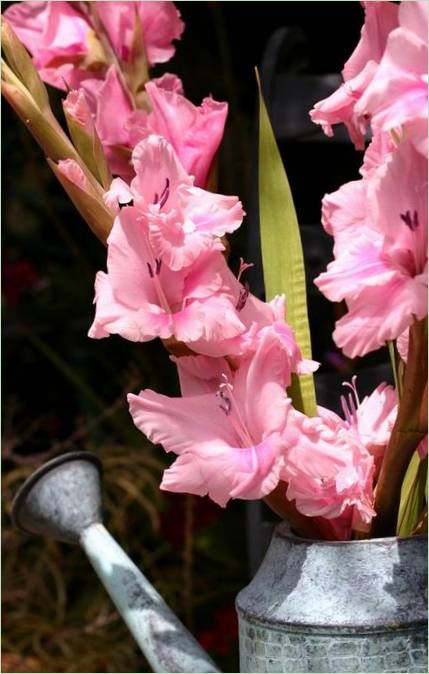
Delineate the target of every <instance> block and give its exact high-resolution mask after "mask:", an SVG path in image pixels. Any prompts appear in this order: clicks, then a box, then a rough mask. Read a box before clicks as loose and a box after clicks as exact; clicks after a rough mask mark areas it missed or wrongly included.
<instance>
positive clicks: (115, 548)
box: [13, 452, 219, 673]
mask: <svg viewBox="0 0 429 674" xmlns="http://www.w3.org/2000/svg"><path fill="white" fill-rule="evenodd" d="M13 519H14V522H15V524H16V525H17V526H18V527H19V528H20V529H22V530H24V531H26V532H27V533H34V534H40V535H42V536H49V537H51V538H55V539H57V540H60V541H64V542H66V543H78V544H80V545H82V547H83V549H84V550H85V552H86V554H87V556H88V559H89V561H90V562H91V564H92V566H93V567H94V569H95V571H96V573H97V574H98V576H99V578H100V580H101V581H102V583H103V584H104V587H105V588H106V590H107V592H108V593H109V595H110V597H111V598H112V600H113V602H114V604H115V605H116V607H117V609H118V611H119V612H120V614H121V615H122V617H123V619H124V621H125V622H126V624H127V625H128V627H129V629H130V632H131V633H132V635H133V637H134V639H135V640H136V642H137V643H138V645H139V646H140V648H141V650H142V651H143V653H144V655H145V657H146V659H147V660H148V662H149V664H150V665H151V667H152V668H153V671H154V672H198V673H200V672H218V671H219V670H218V669H217V667H216V665H215V664H214V662H213V661H212V660H211V658H210V657H209V656H208V655H207V654H206V653H205V652H204V650H203V649H202V648H201V647H200V645H199V644H198V642H197V641H196V640H195V639H194V637H193V636H192V635H191V634H190V632H189V631H188V630H187V629H186V627H184V625H182V623H181V622H180V620H179V619H178V618H177V617H176V616H175V615H174V613H173V612H172V611H171V609H170V608H169V607H168V606H167V604H166V603H165V602H164V600H163V599H162V598H161V596H160V595H159V594H158V592H157V591H156V590H155V588H154V587H153V586H152V585H151V584H150V582H149V581H148V580H147V579H146V578H145V576H144V575H143V574H142V573H141V572H140V571H139V570H138V568H137V567H136V566H135V564H134V563H133V562H132V561H131V560H130V558H129V557H128V556H127V555H126V554H125V552H124V551H123V550H122V548H121V547H120V546H119V545H118V543H116V541H115V540H114V539H113V538H112V536H111V535H110V534H109V533H108V531H107V530H106V529H105V528H104V526H103V525H102V523H101V486H100V462H99V460H98V459H97V457H95V456H94V455H92V454H89V453H87V452H73V453H70V454H65V455H63V456H61V457H58V458H57V459H53V460H52V461H49V462H48V463H47V464H45V465H44V466H42V467H41V468H39V469H38V470H37V471H35V473H33V475H31V476H30V477H29V478H28V480H27V481H26V482H25V483H24V485H23V486H22V487H21V489H20V490H19V492H18V493H17V495H16V497H15V499H14V503H13ZM88 648H91V644H90V643H88Z"/></svg>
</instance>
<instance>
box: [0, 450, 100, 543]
mask: <svg viewBox="0 0 429 674" xmlns="http://www.w3.org/2000/svg"><path fill="white" fill-rule="evenodd" d="M100 474H101V463H100V461H99V459H98V458H97V457H96V456H95V455H94V454H91V453H90V452H70V453H68V454H63V455H62V456H58V457H56V458H55V459H52V460H51V461H48V462H47V463H45V464H44V465H43V466H41V467H40V468H38V469H37V470H35V471H34V473H33V474H32V475H30V477H29V478H28V479H27V480H26V481H25V482H24V484H23V485H22V487H21V488H20V489H19V491H18V493H17V494H16V496H15V498H14V501H13V504H12V518H13V521H14V523H15V525H16V526H17V527H18V528H19V529H22V530H23V531H26V532H27V533H31V534H39V535H40V536H48V537H49V538H54V539H55V540H57V541H62V542H63V543H75V544H79V541H80V534H81V533H82V531H83V530H84V529H85V528H86V527H87V526H89V525H90V524H93V523H94V522H101V521H102V514H101V485H100Z"/></svg>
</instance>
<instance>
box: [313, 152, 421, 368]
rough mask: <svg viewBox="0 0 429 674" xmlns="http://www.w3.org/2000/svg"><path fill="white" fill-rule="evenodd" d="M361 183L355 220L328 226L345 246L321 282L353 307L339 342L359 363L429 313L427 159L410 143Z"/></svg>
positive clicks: (342, 217) (341, 216) (339, 328)
mask: <svg viewBox="0 0 429 674" xmlns="http://www.w3.org/2000/svg"><path fill="white" fill-rule="evenodd" d="M358 185H359V187H358V188H357V190H356V192H355V194H354V196H355V197H356V203H352V202H351V201H349V203H348V204H347V206H349V207H350V209H351V210H352V211H353V212H354V213H355V217H351V218H350V216H349V214H348V213H346V212H345V210H344V211H343V213H340V212H338V213H336V214H335V218H334V217H331V218H330V220H329V224H328V226H326V224H325V227H326V228H327V230H328V231H329V230H330V229H331V231H332V233H333V234H334V236H335V237H337V233H338V236H339V239H338V249H336V251H335V255H336V259H335V260H334V262H331V263H330V264H329V265H328V269H327V271H326V272H325V273H323V274H321V275H320V276H319V277H318V279H316V281H315V282H316V285H317V286H318V287H319V288H320V290H321V291H322V292H323V293H324V294H325V295H326V297H328V299H330V300H331V301H334V302H338V301H340V300H342V299H345V300H346V302H347V306H348V313H347V314H346V315H345V316H344V317H343V318H341V320H340V321H338V323H337V325H336V329H335V332H334V340H335V342H336V344H337V345H338V346H339V347H340V348H342V349H343V351H344V353H345V354H346V355H348V356H350V357H352V358H354V357H355V356H357V355H364V354H365V353H368V352H370V351H372V350H374V349H377V348H379V347H380V346H382V345H383V344H384V343H385V342H386V341H388V340H394V339H396V338H397V337H399V335H400V334H401V333H402V332H403V331H404V330H405V329H406V328H408V327H410V325H411V324H412V323H413V322H414V321H415V320H421V319H422V318H424V316H426V315H427V166H426V161H425V160H424V158H423V157H422V155H420V154H419V153H418V152H417V151H416V150H415V148H414V147H413V145H412V144H411V142H409V141H406V142H402V143H401V144H400V145H399V147H398V149H397V150H396V151H395V152H394V153H393V154H392V155H391V156H390V157H388V159H387V161H386V163H385V164H384V165H382V166H381V167H380V168H379V169H378V170H377V171H376V172H375V173H373V174H372V175H371V177H370V178H369V179H368V181H363V182H361V183H358ZM342 190H344V188H342ZM340 192H341V190H340ZM346 203H347V200H346ZM336 208H338V209H340V210H341V209H343V208H344V205H343V204H338V203H337V205H336ZM334 212H335V210H334ZM347 219H349V222H350V226H349V228H347V224H346V223H347ZM339 221H341V227H340V226H339V225H338V222H339ZM359 222H360V223H361V224H362V227H360V228H359V227H357V224H358V223H359ZM348 235H349V236H350V241H349V245H348V246H347V236H348Z"/></svg>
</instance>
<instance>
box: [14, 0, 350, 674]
mask: <svg viewBox="0 0 429 674" xmlns="http://www.w3.org/2000/svg"><path fill="white" fill-rule="evenodd" d="M8 4H10V3H5V2H3V3H2V11H3V10H4V9H5V8H6V6H7V5H8ZM177 5H178V7H179V9H180V11H181V13H182V17H183V19H184V21H185V23H186V30H185V32H184V35H183V38H182V41H181V42H179V43H178V45H177V53H176V56H175V57H174V58H173V59H172V60H171V61H170V62H169V63H168V64H166V65H165V66H164V67H162V68H157V69H156V71H155V74H160V73H162V72H166V71H170V72H175V73H177V74H178V75H179V76H180V77H182V79H183V81H184V85H185V91H186V94H187V96H188V97H189V98H190V99H191V100H193V101H194V102H195V103H199V102H200V101H201V99H202V98H203V97H204V96H206V95H208V94H209V93H211V94H212V95H213V96H214V97H215V98H216V99H218V100H228V101H229V103H230V116H229V121H228V126H227V131H226V134H225V140H224V143H223V146H222V151H221V156H220V184H219V191H220V192H224V193H229V194H239V195H240V197H241V198H242V200H243V202H244V206H245V210H246V211H247V212H248V214H249V215H248V218H247V222H245V224H244V225H243V227H242V228H241V230H240V231H239V232H238V233H236V234H235V235H234V237H233V239H232V245H233V253H232V256H231V265H232V267H233V268H234V269H235V265H236V264H237V261H238V258H239V257H240V255H243V256H246V257H247V259H248V260H249V251H250V252H252V251H255V250H256V248H257V232H256V229H255V222H256V223H257V217H256V216H257V214H256V213H255V208H256V202H255V194H256V192H255V190H256V183H255V179H256V172H255V168H256V167H255V109H256V85H255V77H254V66H255V65H258V64H261V61H262V56H263V53H264V48H265V45H266V43H267V40H268V39H269V37H270V35H271V34H272V33H273V31H275V30H276V29H278V28H279V27H281V26H298V27H299V28H300V30H301V31H302V33H303V35H304V37H305V39H306V46H305V60H306V64H305V65H304V67H302V68H301V72H302V73H303V74H307V75H308V74H312V75H323V74H324V73H337V72H339V71H340V70H341V68H342V66H343V63H344V61H345V60H346V59H347V57H348V56H349V55H350V53H351V51H352V49H353V48H354V46H355V44H356V43H357V40H358V37H359V31H360V27H361V23H362V18H363V12H362V9H361V7H360V4H359V3H358V2H179V3H177ZM282 67H283V65H282ZM282 67H281V68H280V70H281V69H282ZM284 67H285V68H286V69H287V67H288V65H287V63H286V64H285V65H284ZM51 93H52V100H53V103H54V106H55V109H56V110H57V111H59V110H60V106H59V99H60V95H59V93H58V92H56V91H53V90H51ZM289 95H290V99H291V100H292V99H294V100H295V102H297V101H298V103H299V96H300V93H299V90H298V89H295V88H293V90H292V89H291V91H290V92H289ZM282 100H283V99H282ZM287 100H288V96H286V98H285V106H286V105H287ZM268 104H269V106H270V105H273V104H274V103H273V101H272V100H269V101H268ZM285 109H286V108H285ZM2 112H3V118H2V132H3V143H2V159H3V200H2V208H3V211H2V215H3V286H2V303H3V495H4V509H3V513H4V523H3V605H4V612H3V616H4V617H3V671H14V672H54V671H55V672H63V671H64V672H66V671H69V672H118V671H122V672H128V671H129V672H134V671H145V667H147V665H145V663H144V661H143V658H142V656H141V655H140V654H139V652H138V651H137V649H136V647H135V645H134V643H133V641H132V639H131V637H129V635H128V633H127V631H126V629H125V627H124V626H123V623H122V621H121V620H120V619H119V617H118V616H117V614H116V612H115V611H114V609H113V607H112V605H111V603H110V601H109V600H108V599H107V598H106V596H105V593H104V591H103V589H102V587H101V585H100V584H99V583H98V581H97V580H95V576H94V574H93V572H92V570H91V569H90V567H89V565H88V563H87V562H86V560H85V559H84V558H83V555H82V553H81V552H80V551H79V550H78V549H73V548H70V547H67V546H65V545H59V544H56V543H54V542H50V541H42V540H37V539H32V538H31V537H26V536H24V535H22V534H20V533H18V532H16V531H15V530H14V529H13V528H12V527H11V524H10V517H9V513H10V502H11V498H12V495H13V493H14V492H15V491H16V489H17V487H18V486H19V484H20V483H21V482H22V480H23V479H24V478H25V477H26V475H28V474H29V473H30V472H31V471H32V470H33V469H34V468H35V467H36V466H37V465H39V464H40V463H41V462H42V461H43V460H44V459H46V458H49V457H51V456H54V455H56V454H57V453H60V452H64V451H72V450H74V449H87V450H90V451H94V452H95V453H97V454H98V455H99V456H100V457H101V459H102V461H103V463H104V468H105V505H106V522H107V524H108V526H109V528H110V530H111V531H112V533H113V534H114V535H115V536H116V537H117V538H118V540H119V542H120V543H121V544H122V545H123V546H124V547H125V549H126V550H127V551H128V552H129V553H130V554H131V556H132V557H133V559H134V561H135V562H136V563H137V565H138V566H139V567H140V568H142V570H144V572H145V573H146V574H147V575H148V577H149V578H150V579H151V580H152V581H153V582H154V583H155V585H156V586H157V588H158V589H159V590H160V592H161V593H162V594H163V596H164V597H165V598H166V599H167V601H168V602H169V603H170V604H171V605H172V606H173V607H174V609H175V610H176V611H177V612H178V613H179V614H180V616H181V618H182V619H183V620H184V621H185V622H186V623H187V624H188V625H189V626H190V627H191V629H192V630H193V631H194V633H195V634H196V635H197V636H198V638H199V639H200V641H201V642H202V643H203V644H204V646H205V647H207V648H208V649H209V650H210V652H211V654H212V656H213V657H214V658H215V659H216V661H217V662H218V663H219V664H220V666H221V667H222V668H223V670H224V671H237V668H238V662H237V643H236V639H237V634H236V619H235V613H234V597H235V594H236V593H237V591H238V590H239V589H240V587H242V586H243V585H244V584H245V583H246V582H247V580H248V556H247V547H246V545H247V542H246V530H245V505H244V503H242V502H235V503H231V504H230V505H229V506H228V508H227V509H226V510H221V509H220V508H218V507H217V506H215V505H214V504H212V503H210V502H209V501H208V500H207V499H199V498H193V497H187V496H182V495H168V494H166V493H161V492H160V491H159V489H158V484H159V481H160V476H161V472H162V470H163V467H164V466H166V465H167V464H168V463H169V462H168V461H167V460H166V458H165V456H164V453H163V451H162V450H161V449H160V448H154V447H152V446H150V445H149V443H148V442H147V441H146V440H145V439H144V438H143V436H142V435H141V434H140V433H138V432H137V431H136V430H135V429H134V426H133V424H132V421H131V419H130V417H129V415H128V411H127V407H126V401H125V394H126V393H127V392H128V391H131V390H132V391H138V390H140V388H144V387H151V388H154V389H155V390H157V391H160V392H163V393H166V394H170V395H174V394H177V393H178V386H177V381H176V375H175V371H174V368H173V367H172V366H171V364H170V363H169V361H168V358H167V355H166V353H165V351H164V350H163V348H162V347H161V345H160V344H159V343H158V341H154V342H151V343H146V344H132V343H130V342H126V341H125V340H121V339H120V338H116V337H111V338H109V339H105V340H100V341H95V340H90V339H88V338H87V336H86V333H87V330H88V328H89V326H90V324H91V321H92V316H93V307H92V300H93V282H94V276H95V273H96V271H97V270H98V269H103V268H104V264H105V252H104V250H103V248H102V247H101V246H100V244H99V243H98V242H97V241H96V240H95V238H94V237H93V236H92V234H91V233H90V231H89V229H88V228H87V226H86V225H85V223H83V222H82V221H81V219H80V217H79V216H78V214H77V213H76V211H75V210H74V208H73V206H72V205H71V204H70V203H69V202H68V200H67V197H66V196H65V194H64V193H63V191H62V188H61V187H60V186H59V185H58V184H57V183H56V181H55V178H54V177H53V176H52V174H51V173H50V170H49V168H48V167H47V165H46V163H45V160H44V157H43V155H42V153H41V151H40V150H39V148H38V147H37V146H36V144H35V143H34V142H33V139H32V138H31V137H30V136H29V135H28V133H27V131H26V130H25V129H24V128H23V126H22V124H21V123H20V122H19V121H18V119H17V118H16V117H15V115H14V113H13V112H12V111H11V110H10V108H9V107H8V105H7V104H5V105H4V106H3V109H2ZM316 131H317V129H316ZM280 141H281V148H282V152H283V155H284V157H285V163H286V165H287V170H288V175H289V179H290V182H291V186H292V191H293V193H294V197H295V200H296V206H297V211H298V217H299V219H300V222H301V223H303V224H305V225H311V226H313V227H315V228H316V229H317V231H320V229H321V228H320V223H319V220H320V200H321V198H322V196H323V194H324V193H325V192H326V191H333V190H334V189H337V188H338V187H339V185H340V184H341V183H343V182H346V181H347V180H349V179H352V178H354V177H358V174H357V169H358V166H359V164H360V160H361V156H360V155H359V153H356V152H355V151H354V150H353V148H352V146H351V145H350V144H345V143H340V144H339V143H338V142H336V141H327V142H324V141H323V140H321V139H320V138H319V139H318V140H317V139H315V140H314V142H312V141H311V139H310V141H311V142H304V143H303V142H301V140H300V139H298V140H296V139H294V138H293V137H289V138H288V137H286V138H285V139H283V140H281V139H280ZM312 231H315V230H312ZM310 238H311V237H310ZM255 256H256V257H257V255H256V253H255ZM249 261H255V260H252V259H250V260H249ZM256 262H257V260H256ZM248 280H249V282H250V284H251V288H253V290H254V292H258V293H259V294H260V293H261V292H262V291H261V287H260V269H258V267H256V268H255V269H254V270H252V271H251V272H249V274H248ZM312 292H314V291H312ZM321 302H322V304H321ZM311 306H312V307H313V308H314V311H315V313H314V315H313V316H312V329H313V343H314V350H315V357H316V358H318V359H323V360H324V366H323V369H322V372H326V373H328V374H329V373H335V372H336V371H338V370H340V371H348V370H349V369H350V367H351V365H350V363H348V362H347V361H345V360H344V359H342V358H341V357H340V356H339V354H338V353H337V352H336V350H335V348H334V347H333V345H332V342H331V341H330V331H331V328H332V325H333V322H334V319H335V316H336V315H338V312H339V311H341V308H338V307H337V308H335V307H332V306H330V305H327V303H326V304H323V300H321V298H320V297H317V296H316V295H315V296H314V297H313V299H312V300H311ZM266 516H267V515H266ZM146 671H147V670H146Z"/></svg>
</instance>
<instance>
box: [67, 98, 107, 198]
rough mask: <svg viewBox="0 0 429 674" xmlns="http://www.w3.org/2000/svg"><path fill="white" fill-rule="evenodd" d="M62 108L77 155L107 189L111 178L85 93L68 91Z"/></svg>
mask: <svg viewBox="0 0 429 674" xmlns="http://www.w3.org/2000/svg"><path fill="white" fill-rule="evenodd" d="M63 108H64V115H65V118H66V121H67V126H68V128H69V131H70V135H71V137H72V139H73V143H74V144H75V147H76V149H77V151H78V152H79V155H80V156H81V157H82V159H83V161H84V162H85V164H86V165H87V166H88V168H89V170H90V171H91V173H92V174H93V176H94V177H95V178H96V179H97V180H98V181H99V182H100V183H101V185H103V187H104V188H105V189H108V188H109V186H110V183H111V182H112V176H111V173H110V170H109V165H108V163H107V159H106V156H105V154H104V151H103V146H102V144H101V141H100V139H99V137H98V134H97V131H96V129H95V124H94V120H93V117H92V114H91V110H90V108H89V105H88V101H87V99H86V97H85V92H84V91H83V90H82V89H79V90H77V91H76V90H74V91H70V93H69V94H68V96H67V98H66V99H65V100H64V101H63Z"/></svg>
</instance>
